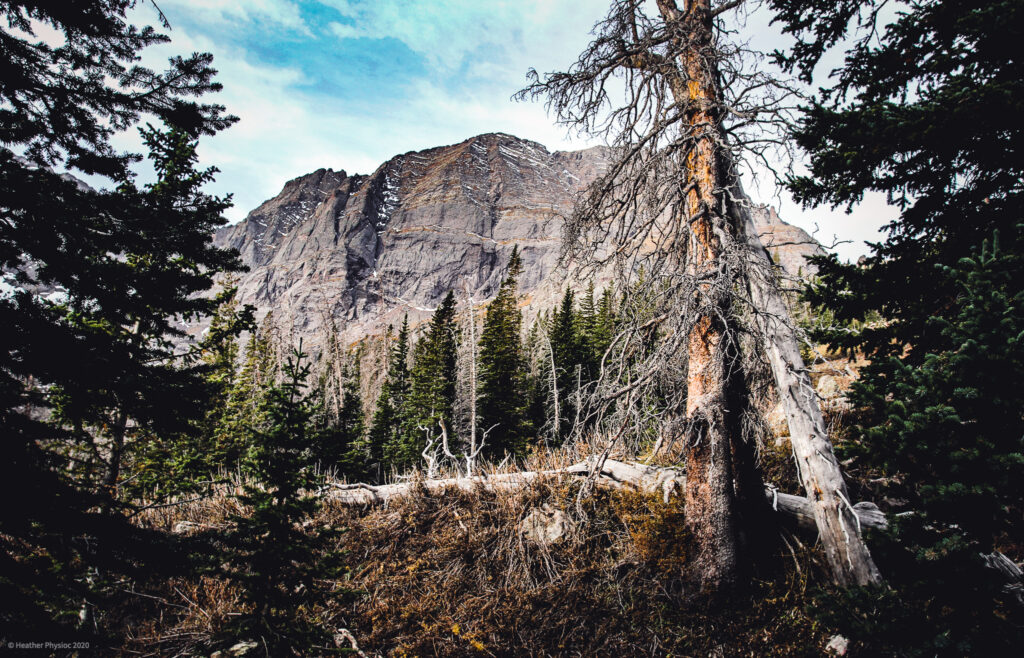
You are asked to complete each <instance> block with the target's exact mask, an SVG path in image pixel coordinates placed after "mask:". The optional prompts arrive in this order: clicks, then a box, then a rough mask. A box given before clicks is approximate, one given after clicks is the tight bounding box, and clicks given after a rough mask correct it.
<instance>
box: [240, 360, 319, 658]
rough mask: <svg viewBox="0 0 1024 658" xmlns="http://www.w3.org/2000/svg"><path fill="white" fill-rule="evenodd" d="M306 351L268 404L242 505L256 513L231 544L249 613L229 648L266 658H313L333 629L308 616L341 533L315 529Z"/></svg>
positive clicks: (250, 454) (312, 402)
mask: <svg viewBox="0 0 1024 658" xmlns="http://www.w3.org/2000/svg"><path fill="white" fill-rule="evenodd" d="M305 360H306V354H305V353H303V352H302V345H301V342H300V344H299V347H298V348H297V349H295V350H294V351H293V353H292V354H291V356H289V357H288V358H287V360H286V361H285V363H284V366H283V375H284V380H283V381H282V382H281V383H280V384H277V385H275V386H272V387H271V388H270V389H269V391H268V392H267V396H266V399H265V402H264V404H263V405H262V407H263V408H262V412H263V416H264V417H265V418H266V423H265V425H264V426H263V427H261V428H258V429H257V430H256V431H255V432H254V434H253V435H252V437H251V440H250V443H249V446H248V450H247V452H246V455H245V457H244V459H243V462H242V467H243V473H244V474H245V476H246V479H245V480H244V484H243V493H242V495H241V496H240V501H241V502H242V503H243V504H245V505H246V506H248V507H249V508H250V509H251V512H250V513H248V514H242V515H238V516H235V517H233V518H232V521H233V522H234V528H233V529H232V531H231V532H230V533H228V535H227V537H226V543H227V547H228V550H227V555H226V558H227V567H228V571H227V572H228V575H229V576H230V577H231V578H232V579H233V580H234V581H236V582H238V583H239V584H240V585H241V586H242V591H243V593H244V597H245V600H246V602H247V603H248V612H246V613H245V614H243V615H241V616H240V617H238V618H236V619H235V620H234V621H233V622H232V623H231V624H229V629H228V630H229V632H230V633H231V634H232V636H231V637H230V638H227V640H228V642H229V643H234V642H235V641H237V640H239V639H250V640H252V639H259V640H261V644H262V643H265V647H266V655H269V656H277V655H286V654H300V655H304V654H308V653H309V652H310V651H311V650H312V648H313V647H317V646H323V643H324V642H325V641H326V640H327V638H328V636H329V629H328V628H325V627H324V625H323V624H318V623H313V622H312V620H310V619H308V618H307V617H306V616H304V615H302V614H299V612H300V610H306V611H308V610H310V609H311V607H312V606H313V605H315V604H316V603H318V602H319V601H320V598H321V596H322V595H323V594H324V593H323V592H322V591H321V585H320V584H319V583H320V582H321V581H323V580H324V579H327V578H331V577H334V576H336V571H337V563H338V562H337V560H338V554H337V553H336V552H335V551H334V550H333V549H332V548H331V540H332V538H333V537H335V536H336V534H337V533H336V532H335V531H334V530H333V529H331V528H322V527H320V526H316V525H313V526H312V527H311V528H309V529H308V530H307V529H306V528H305V527H304V523H303V522H305V521H309V520H311V518H312V517H313V515H314V514H315V513H316V511H317V510H318V509H319V506H320V503H319V500H320V499H319V497H318V496H317V495H316V488H317V487H318V486H319V485H320V484H321V482H322V478H321V477H320V476H318V475H317V474H316V469H315V456H314V455H313V451H314V450H315V447H316V446H317V444H318V442H319V437H318V436H317V431H316V428H315V426H314V420H313V419H314V416H315V415H316V413H317V408H316V407H317V404H318V401H317V400H316V399H315V396H313V395H311V394H310V392H308V391H307V390H306V382H307V380H308V378H309V373H310V366H309V364H308V363H306V362H305Z"/></svg>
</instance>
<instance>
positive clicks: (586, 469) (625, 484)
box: [321, 459, 1024, 607]
mask: <svg viewBox="0 0 1024 658" xmlns="http://www.w3.org/2000/svg"><path fill="white" fill-rule="evenodd" d="M598 467H600V470H598ZM553 477H573V478H586V477H591V478H593V481H594V483H595V484H596V485H597V486H601V487H608V488H613V489H622V488H632V489H635V490H637V491H643V492H645V493H660V494H661V495H662V497H663V498H664V500H665V501H666V502H668V500H669V499H670V497H671V496H672V495H673V494H675V495H679V494H681V493H682V492H683V491H685V490H686V476H685V475H684V474H683V472H682V469H678V468H666V467H662V466H648V465H646V464H640V463H635V462H621V461H617V460H615V459H605V460H604V461H603V462H601V461H599V460H593V459H592V460H588V461H584V462H580V463H578V464H573V465H572V466H568V467H566V468H558V469H553V470H548V471H524V472H520V473H497V474H494V475H476V476H473V477H462V478H441V479H435V480H411V481H408V482H399V483H394V484H381V485H372V484H363V483H355V484H337V483H336V484H331V485H329V486H327V487H324V488H323V489H322V490H321V495H322V496H324V497H325V498H327V499H328V500H330V501H332V502H334V503H337V504H340V505H345V506H358V505H366V506H369V505H386V504H387V503H388V502H390V501H392V500H395V499H397V498H400V497H402V496H407V495H410V494H412V493H414V492H415V491H417V490H418V488H419V487H422V488H423V489H424V490H426V491H429V492H432V493H440V492H443V491H445V490H448V489H453V488H454V489H459V490H460V491H481V490H482V491H516V490H518V489H522V488H524V487H526V486H527V485H528V484H530V483H532V482H536V481H538V480H542V479H545V478H553ZM765 497H766V498H767V499H768V502H769V503H770V504H771V507H772V509H773V510H775V511H776V512H778V514H779V515H780V516H781V517H783V518H784V519H786V520H788V521H791V522H794V523H795V524H796V525H797V526H799V527H802V528H807V529H816V528H817V527H818V523H817V517H816V514H815V512H816V509H815V505H814V504H813V503H811V501H809V500H807V499H806V498H804V497H803V496H794V495H793V494H787V493H783V492H781V491H779V490H777V489H775V488H774V487H773V486H771V485H768V486H767V488H766V489H765ZM848 512H849V513H850V516H851V517H853V519H854V520H855V523H856V524H857V531H858V532H857V534H858V536H859V535H860V534H861V532H862V531H863V530H865V529H867V528H873V529H879V530H884V529H885V528H886V527H888V525H889V524H888V520H887V519H886V518H885V514H884V513H883V512H882V511H881V510H880V509H878V506H877V505H875V504H874V503H870V502H860V503H857V504H855V505H850V507H849V508H848ZM982 559H983V560H984V561H985V564H986V566H988V567H989V568H990V569H993V570H995V571H998V572H999V573H1000V574H1001V575H1002V577H1003V580H1004V581H1005V583H1006V584H1005V585H1004V591H1005V592H1006V593H1008V594H1010V595H1011V596H1012V597H1013V598H1014V599H1015V600H1016V602H1017V604H1018V605H1020V606H1022V607H1024V573H1022V572H1021V569H1020V567H1018V566H1017V565H1016V564H1015V563H1014V562H1013V561H1012V560H1010V559H1009V558H1007V557H1006V556H1005V555H1003V554H1002V553H1000V552H999V551H995V552H993V553H990V554H988V555H982Z"/></svg>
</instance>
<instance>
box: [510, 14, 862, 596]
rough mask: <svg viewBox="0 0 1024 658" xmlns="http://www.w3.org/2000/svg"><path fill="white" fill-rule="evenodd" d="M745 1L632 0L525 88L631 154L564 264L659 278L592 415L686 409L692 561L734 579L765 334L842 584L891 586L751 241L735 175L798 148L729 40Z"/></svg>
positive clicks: (778, 97) (785, 93) (771, 83)
mask: <svg viewBox="0 0 1024 658" xmlns="http://www.w3.org/2000/svg"><path fill="white" fill-rule="evenodd" d="M741 4H742V0H730V1H727V2H723V3H720V4H718V5H717V6H712V3H711V0H687V2H686V3H685V6H684V7H682V8H680V7H679V6H678V5H677V4H676V2H675V0H657V2H656V6H657V14H655V15H648V14H647V13H645V11H644V5H645V3H643V2H641V0H618V1H616V2H614V3H613V4H612V7H611V9H610V10H609V13H608V15H607V17H606V18H605V19H604V20H603V21H602V22H601V23H599V24H598V25H597V26H596V28H595V31H594V33H595V34H596V37H595V39H594V41H593V42H591V44H590V45H589V46H588V48H587V49H586V51H584V53H583V54H582V55H581V56H580V58H579V59H578V61H577V62H576V63H575V64H574V65H573V66H572V67H571V68H570V70H569V71H567V72H563V73H552V74H547V75H545V76H544V78H543V79H541V78H540V77H539V76H537V74H536V73H535V72H531V75H532V83H531V84H530V86H529V87H527V88H526V89H524V90H523V91H522V92H520V96H521V97H528V96H534V97H545V98H546V99H547V103H548V107H549V110H551V111H553V113H554V114H555V115H556V116H557V117H558V119H559V121H561V122H562V123H564V124H567V125H568V126H570V127H572V128H574V129H577V130H579V131H583V132H588V133H591V134H596V135H601V136H604V137H606V138H607V139H608V141H609V143H610V144H611V145H612V146H613V147H614V149H615V156H616V157H615V158H614V161H613V162H612V164H611V166H610V167H609V169H608V171H607V173H605V174H604V175H603V176H602V177H601V178H599V179H598V180H597V181H596V182H595V184H594V185H592V186H591V188H590V189H589V191H588V192H587V194H586V196H585V198H583V199H581V201H580V202H579V203H578V204H577V207H576V209H575V211H574V213H573V216H572V217H571V218H569V220H568V221H567V225H566V237H567V240H566V251H565V253H564V256H565V257H566V258H567V259H571V260H572V261H575V262H580V261H582V262H585V263H587V264H589V265H590V266H591V267H599V266H603V265H606V264H612V265H614V267H615V269H616V272H617V273H618V275H619V278H620V279H621V280H623V285H622V286H621V288H622V289H624V290H627V291H629V290H630V289H631V288H630V285H631V283H633V282H635V279H636V276H637V274H638V272H641V271H642V272H643V273H644V276H645V277H646V278H647V285H646V286H644V287H643V288H642V289H640V290H639V291H638V292H637V293H636V294H634V295H633V297H632V298H631V297H630V296H629V295H628V294H627V297H626V299H625V300H624V302H623V306H624V309H625V310H626V313H625V315H626V316H627V318H628V317H629V316H630V312H629V307H630V306H631V305H633V306H634V308H637V304H638V302H643V304H644V308H646V310H647V312H639V311H637V312H635V313H634V314H633V317H634V318H635V320H636V321H635V322H631V321H628V320H627V321H626V322H625V323H624V324H623V329H622V331H621V332H620V334H619V336H617V337H616V340H615V341H613V343H612V347H610V348H609V350H608V351H607V352H606V354H605V358H604V360H603V362H602V366H601V372H600V376H599V380H598V383H597V385H596V386H594V387H593V389H592V393H591V398H590V405H589V407H590V409H589V414H591V416H592V417H596V418H598V419H600V421H601V422H602V424H603V425H604V426H605V427H607V428H615V427H622V428H624V430H625V428H627V424H626V423H627V419H628V418H629V417H630V416H636V415H637V414H638V413H640V412H639V410H638V406H637V404H638V402H639V401H641V400H643V399H644V396H645V392H650V391H651V390H653V389H659V390H660V392H661V395H660V396H659V398H660V399H661V400H663V401H664V402H663V403H662V408H661V409H660V411H659V412H658V413H657V414H655V416H654V417H653V418H649V420H654V421H657V422H674V419H676V418H680V417H681V418H682V419H683V422H682V425H683V427H682V432H681V434H682V436H683V438H684V445H683V454H684V456H685V462H686V468H687V483H686V507H687V523H688V525H689V529H690V531H691V532H692V534H693V537H694V539H695V544H696V549H697V555H696V556H695V557H696V559H695V564H694V567H695V570H696V571H697V572H698V574H699V577H700V579H701V581H702V584H703V585H704V586H705V587H707V588H710V589H727V588H728V587H730V586H731V585H732V584H734V583H735V582H736V580H737V579H738V577H739V574H738V564H739V560H738V555H739V551H740V549H741V547H740V546H739V533H738V526H737V524H738V523H739V515H740V513H741V510H742V509H743V508H744V506H745V505H747V504H748V503H749V504H752V505H753V504H756V503H757V501H755V500H754V498H759V494H758V495H755V494H754V492H755V491H756V489H758V488H759V487H760V483H755V482H753V479H757V475H756V469H755V468H754V465H753V464H752V463H751V460H752V459H753V455H754V451H753V450H752V449H751V445H750V442H751V441H753V440H754V437H753V436H752V432H751V427H752V424H751V422H750V416H751V414H752V405H751V404H750V399H751V389H752V386H753V384H752V380H753V377H754V373H755V371H756V370H757V368H758V367H759V366H761V365H763V364H762V363H761V362H760V359H759V357H758V356H757V355H756V354H755V353H754V352H755V350H751V349H749V347H750V344H751V340H750V338H751V337H752V336H757V337H759V338H760V340H761V341H762V343H763V344H764V346H765V347H766V348H767V350H766V351H767V353H768V361H769V364H768V365H769V366H770V367H771V372H772V374H773V375H774V379H775V384H776V388H777V390H778V391H779V394H780V395H781V396H782V397H783V400H784V402H785V403H786V409H787V415H788V417H789V418H790V424H791V431H792V436H793V445H794V451H795V453H796V456H797V458H798V461H799V462H800V466H801V481H802V483H803V485H804V487H805V489H806V491H807V494H808V500H809V501H811V504H812V505H813V506H814V510H815V520H816V522H817V525H818V530H819V533H820V536H821V539H822V543H823V545H824V547H825V550H826V553H827V555H828V558H829V563H830V565H831V567H832V570H833V574H834V577H835V579H836V581H837V582H839V583H841V584H857V585H866V584H875V583H879V582H880V581H881V578H880V575H879V573H878V570H877V568H876V567H875V565H874V563H873V561H872V559H871V556H870V554H869V552H868V550H867V548H866V546H865V545H864V543H863V541H862V539H861V537H860V534H859V525H858V523H857V517H856V514H855V512H854V511H853V508H852V505H850V504H849V496H848V494H847V493H846V487H845V484H844V482H843V478H842V474H841V473H840V471H839V467H838V464H837V463H836V460H835V457H834V455H833V454H832V450H831V446H830V445H829V442H828V437H827V435H826V434H825V432H824V427H823V423H821V412H820V410H819V409H818V408H817V399H816V398H815V397H814V396H813V394H812V395H808V394H807V393H808V390H809V389H808V387H807V386H808V385H809V381H808V380H807V379H806V372H805V370H804V367H803V364H802V362H801V361H800V357H799V350H798V349H796V345H797V344H796V341H795V334H794V333H793V332H792V325H791V323H790V322H789V319H788V316H787V314H786V309H785V306H784V304H782V300H781V296H780V295H779V293H778V291H777V290H776V288H775V285H776V283H775V276H774V274H773V273H772V270H771V267H772V264H771V261H770V260H766V259H764V258H762V257H761V254H763V249H761V250H760V251H759V250H757V249H754V248H753V247H752V246H751V243H750V238H751V233H750V230H751V227H750V226H748V222H747V219H749V216H748V213H747V212H746V206H749V202H748V201H747V199H746V196H745V195H744V194H743V192H742V189H741V187H740V180H739V174H738V168H737V167H738V164H739V163H741V162H742V158H743V157H753V158H755V159H757V158H761V159H764V158H765V149H766V148H769V147H772V146H777V145H784V144H785V135H784V133H783V130H782V129H783V128H784V125H785V115H786V109H787V107H788V106H789V105H791V104H792V98H793V92H792V91H791V90H789V89H787V88H786V87H785V86H784V85H780V84H778V83H777V81H775V80H773V79H772V78H770V77H768V76H766V75H764V74H762V73H759V72H757V71H751V70H750V68H749V61H748V60H746V59H745V58H744V51H743V49H742V48H739V47H735V46H731V45H729V44H728V42H727V41H726V39H725V38H724V35H723V30H722V29H721V27H722V26H721V23H720V21H721V19H720V16H721V15H722V14H723V13H724V12H725V11H727V10H730V9H734V8H736V7H738V6H740V5H741ZM618 96H622V102H618V101H617V97H618ZM755 239H756V238H755ZM633 289H635V288H633ZM652 297H653V298H654V299H655V303H656V306H655V307H654V308H655V309H656V310H655V311H654V312H651V310H650V303H651V298H652ZM652 336H654V337H655V338H654V339H653V340H654V343H655V344H654V345H653V346H652ZM681 354H683V355H684V356H683V357H681V356H680V355H681ZM681 360H684V361H685V368H684V369H680V368H679V367H678V366H679V362H680V361H681ZM683 373H685V375H684V374H683ZM627 432H628V430H626V431H617V432H612V436H614V437H616V439H619V438H620V437H623V436H624V434H625V433H627Z"/></svg>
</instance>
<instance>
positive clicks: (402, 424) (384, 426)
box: [367, 315, 410, 478]
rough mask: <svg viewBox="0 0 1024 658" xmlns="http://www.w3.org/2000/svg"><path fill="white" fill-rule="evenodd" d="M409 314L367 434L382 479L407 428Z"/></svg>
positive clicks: (370, 460)
mask: <svg viewBox="0 0 1024 658" xmlns="http://www.w3.org/2000/svg"><path fill="white" fill-rule="evenodd" d="M409 388H410V386H409V316H408V315H407V316H405V318H404V319H403V320H402V328H401V330H400V331H399V332H398V339H397V340H396V341H395V345H394V347H392V349H391V353H390V356H389V359H388V373H387V376H386V378H385V379H384V385H383V386H382V387H381V391H380V397H379V398H378V399H377V406H376V409H375V410H374V412H373V420H372V422H371V424H370V431H369V433H368V435H367V458H368V463H369V467H370V469H371V472H372V474H374V475H375V476H376V477H377V478H382V477H383V476H384V473H385V466H386V465H387V464H388V463H390V459H391V458H392V457H393V456H394V454H395V453H396V448H397V447H398V446H400V445H401V443H402V436H403V434H402V432H403V430H404V429H405V428H406V427H407V422H406V420H407V418H408V414H407V403H408V399H409Z"/></svg>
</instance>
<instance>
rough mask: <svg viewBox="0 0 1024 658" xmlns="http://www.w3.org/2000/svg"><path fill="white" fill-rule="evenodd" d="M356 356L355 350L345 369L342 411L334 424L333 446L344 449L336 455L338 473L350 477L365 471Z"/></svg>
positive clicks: (364, 429)
mask: <svg viewBox="0 0 1024 658" xmlns="http://www.w3.org/2000/svg"><path fill="white" fill-rule="evenodd" d="M359 359H360V354H359V353H358V352H357V353H356V355H355V357H354V358H353V361H352V363H351V364H349V366H348V367H347V368H346V369H345V372H344V376H345V384H344V387H343V388H342V403H341V411H340V412H339V414H338V420H337V425H336V427H335V430H336V434H337V437H338V439H337V441H338V443H337V448H336V449H339V450H340V449H342V448H343V449H344V452H343V453H341V455H340V458H339V464H340V469H341V473H342V474H344V475H350V476H356V475H359V474H361V473H363V472H364V471H365V458H364V456H363V454H362V451H361V450H360V447H361V444H362V443H363V442H364V441H365V436H366V423H365V422H364V420H363V397H362V394H361V393H360V392H359V384H360V381H361V372H360V366H359Z"/></svg>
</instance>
